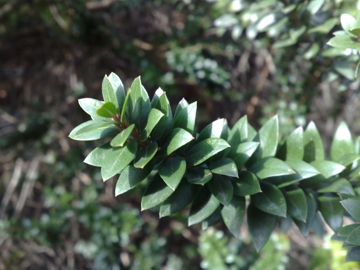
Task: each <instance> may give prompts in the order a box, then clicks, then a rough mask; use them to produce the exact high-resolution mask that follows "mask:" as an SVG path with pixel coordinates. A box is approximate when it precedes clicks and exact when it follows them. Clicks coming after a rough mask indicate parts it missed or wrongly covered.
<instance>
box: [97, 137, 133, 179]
mask: <svg viewBox="0 0 360 270" xmlns="http://www.w3.org/2000/svg"><path fill="white" fill-rule="evenodd" d="M136 151H137V143H136V142H135V141H130V142H129V143H127V144H125V146H124V147H112V148H111V149H110V150H109V151H108V152H107V153H106V155H105V159H104V162H103V164H102V167H101V176H102V178H103V180H104V181H106V180H108V179H109V178H111V177H113V176H114V175H115V174H118V173H120V172H121V171H122V170H123V169H124V168H125V167H126V166H127V165H129V163H130V162H131V161H132V160H133V159H134V157H135V154H136Z"/></svg>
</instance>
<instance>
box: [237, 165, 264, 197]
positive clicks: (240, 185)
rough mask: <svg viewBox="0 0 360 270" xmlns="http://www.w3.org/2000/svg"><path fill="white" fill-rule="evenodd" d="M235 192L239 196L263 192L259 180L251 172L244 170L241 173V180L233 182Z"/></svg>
mask: <svg viewBox="0 0 360 270" xmlns="http://www.w3.org/2000/svg"><path fill="white" fill-rule="evenodd" d="M233 186H234V194H235V195H238V196H246V195H252V194H255V193H258V192H261V189H260V184H259V180H258V179H257V177H256V176H255V175H254V174H253V173H251V172H249V171H242V172H240V173H239V180H236V182H233Z"/></svg>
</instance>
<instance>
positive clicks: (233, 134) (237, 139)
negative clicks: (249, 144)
mask: <svg viewBox="0 0 360 270" xmlns="http://www.w3.org/2000/svg"><path fill="white" fill-rule="evenodd" d="M247 138H248V123H247V116H246V115H245V116H243V117H241V118H240V119H239V120H238V121H237V122H236V124H235V125H234V126H233V128H232V129H231V130H230V133H229V140H228V142H229V144H230V145H231V147H234V148H237V147H238V145H239V144H240V143H243V142H246V141H247Z"/></svg>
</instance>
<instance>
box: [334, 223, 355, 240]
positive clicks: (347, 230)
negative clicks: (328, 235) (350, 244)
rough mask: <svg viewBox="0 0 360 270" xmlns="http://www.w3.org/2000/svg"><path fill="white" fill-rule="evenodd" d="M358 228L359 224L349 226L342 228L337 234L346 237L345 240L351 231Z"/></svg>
mask: <svg viewBox="0 0 360 270" xmlns="http://www.w3.org/2000/svg"><path fill="white" fill-rule="evenodd" d="M359 227H360V224H350V225H347V226H344V227H342V228H341V229H340V230H338V232H337V234H338V235H340V236H346V238H347V237H348V236H349V235H350V233H351V232H352V231H353V230H355V229H356V228H359ZM346 238H345V240H346ZM345 240H344V241H345Z"/></svg>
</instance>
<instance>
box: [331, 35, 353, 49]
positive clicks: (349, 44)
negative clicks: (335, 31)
mask: <svg viewBox="0 0 360 270" xmlns="http://www.w3.org/2000/svg"><path fill="white" fill-rule="evenodd" d="M327 44H328V45H330V46H333V47H335V48H339V49H356V50H358V51H360V43H359V42H357V41H356V39H355V38H352V37H350V36H342V35H341V36H335V37H333V38H331V39H330V40H329V41H328V43H327Z"/></svg>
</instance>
